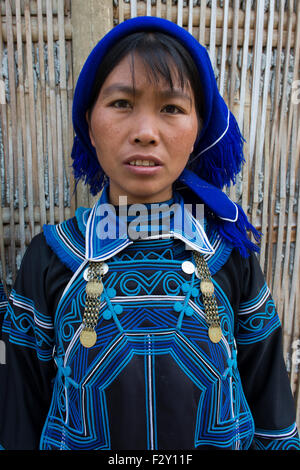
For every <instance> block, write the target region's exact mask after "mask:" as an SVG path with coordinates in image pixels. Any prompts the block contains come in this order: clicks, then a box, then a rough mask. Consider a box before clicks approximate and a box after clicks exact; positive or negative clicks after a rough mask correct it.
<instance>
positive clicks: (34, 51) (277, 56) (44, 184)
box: [0, 0, 300, 427]
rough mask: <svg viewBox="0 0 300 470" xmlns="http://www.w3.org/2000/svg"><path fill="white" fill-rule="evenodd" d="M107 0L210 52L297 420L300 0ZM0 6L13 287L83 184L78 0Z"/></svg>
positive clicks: (118, 11) (1, 152) (4, 175)
mask: <svg viewBox="0 0 300 470" xmlns="http://www.w3.org/2000/svg"><path fill="white" fill-rule="evenodd" d="M71 3H72V5H71ZM103 3H106V6H107V5H108V9H109V11H110V12H111V15H112V19H113V24H118V23H119V22H122V21H124V20H126V19H128V18H130V17H134V16H140V15H152V16H159V17H163V18H167V19H169V20H171V21H173V22H176V23H178V24H179V25H181V26H183V27H184V28H186V29H187V30H189V31H190V32H191V33H192V34H193V35H194V36H195V38H197V39H198V40H199V41H200V42H201V43H202V44H203V45H205V46H206V47H207V49H208V51H209V54H210V57H211V60H212V63H213V66H214V70H215V74H216V77H217V81H218V85H219V89H220V92H221V94H222V95H223V96H224V99H225V101H226V102H227V103H228V105H229V106H230V108H231V110H232V111H233V113H234V114H235V116H236V118H237V120H238V123H239V125H240V127H241V129H242V131H243V135H244V137H245V139H246V143H245V156H246V164H245V165H244V168H243V172H242V175H241V177H240V178H239V180H238V182H237V184H236V185H235V186H234V187H232V188H230V190H228V194H229V195H230V196H231V197H232V198H233V199H234V200H236V201H237V202H239V203H241V204H242V206H243V208H244V210H245V211H246V212H247V214H248V216H249V217H250V220H251V221H252V223H253V224H254V225H255V226H256V227H257V228H259V229H260V230H261V231H262V232H263V234H264V236H263V238H262V243H261V252H260V255H259V260H260V263H261V266H262V268H263V271H264V273H265V275H266V279H267V282H268V285H269V287H270V289H271V291H272V294H273V297H274V300H275V302H276V304H277V308H278V312H279V316H280V319H281V322H282V325H283V331H284V357H285V361H286V365H287V369H288V371H289V374H290V380H291V385H292V389H293V393H294V395H295V399H296V402H297V422H298V426H299V425H300V381H299V363H300V331H299V330H300V325H299V313H300V289H299V287H300V282H299V280H300V268H299V266H300V230H298V229H297V226H298V221H299V218H300V205H299V199H300V198H299V194H300V181H299V179H300V178H299V173H300V165H299V154H300V125H299V124H300V112H299V111H300V110H299V103H300V77H299V54H300V2H299V0H285V1H284V0H210V1H206V0H188V1H186V0H185V1H184V0H177V1H176V0H152V1H151V0H144V1H136V0H131V1H123V0H100V1H98V2H96V1H94V0H86V1H85V2H84V4H85V8H86V9H87V10H88V8H91V6H90V5H93V9H94V11H95V8H99V9H100V8H102V6H103V5H102V4H103ZM0 5H1V8H0V181H1V187H0V261H1V266H0V267H1V272H0V275H1V277H2V279H3V280H4V282H5V286H6V288H7V290H8V291H9V289H10V288H11V285H12V283H13V280H14V278H15V275H16V271H17V269H18V266H19V264H20V260H21V258H22V256H23V254H24V252H25V249H26V247H27V245H28V243H29V242H30V240H31V239H32V237H33V236H34V235H35V234H36V233H38V232H40V231H41V229H42V226H43V224H45V223H57V222H60V221H62V220H64V219H66V218H68V217H70V216H72V215H73V214H74V210H75V208H76V207H77V206H78V204H79V201H81V196H82V193H83V192H84V189H82V188H81V189H80V190H79V191H78V190H77V192H74V185H73V179H72V174H71V169H70V165H71V160H70V152H71V147H72V140H73V130H72V122H71V106H72V96H73V90H74V83H75V82H76V74H74V63H75V60H77V58H78V53H79V52H78V51H77V47H76V48H74V47H73V44H75V39H78V37H77V38H76V29H75V28H72V19H73V18H74V17H75V13H76V12H75V9H76V8H77V6H76V5H78V1H76V2H75V0H73V1H72V2H71V0H1V3H0ZM95 5H96V6H95ZM97 5H98V6H97ZM71 7H72V8H73V10H72V8H71ZM105 11H106V10H105ZM91 13H92V9H91ZM105 14H106V13H105ZM93 16H94V15H93V14H91V15H90V22H91V24H89V25H87V28H90V29H92V26H93V25H92V23H93ZM98 39H100V38H98ZM80 41H82V42H84V41H85V38H84V36H81V37H80ZM76 44H78V42H77V43H76ZM76 54H77V56H76ZM81 59H82V60H83V59H84V57H83V58H81ZM299 427H300V426H299Z"/></svg>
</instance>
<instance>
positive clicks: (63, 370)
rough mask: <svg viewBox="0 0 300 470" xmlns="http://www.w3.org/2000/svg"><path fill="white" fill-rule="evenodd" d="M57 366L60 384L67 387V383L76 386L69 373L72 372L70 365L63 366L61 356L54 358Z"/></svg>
mask: <svg viewBox="0 0 300 470" xmlns="http://www.w3.org/2000/svg"><path fill="white" fill-rule="evenodd" d="M55 362H56V365H57V368H58V377H59V379H60V380H61V382H62V384H63V385H64V386H65V387H66V388H68V387H69V385H72V386H73V387H75V388H78V387H79V385H78V384H77V383H76V382H75V381H74V380H73V379H71V377H70V375H71V373H72V369H71V367H70V366H64V361H63V359H62V357H57V358H56V359H55Z"/></svg>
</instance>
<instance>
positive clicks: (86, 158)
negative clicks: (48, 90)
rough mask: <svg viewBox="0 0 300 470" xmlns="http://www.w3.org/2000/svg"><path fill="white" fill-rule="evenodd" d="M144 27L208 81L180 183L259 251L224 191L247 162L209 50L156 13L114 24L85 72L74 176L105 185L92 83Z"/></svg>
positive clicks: (242, 243)
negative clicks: (183, 53)
mask: <svg viewBox="0 0 300 470" xmlns="http://www.w3.org/2000/svg"><path fill="white" fill-rule="evenodd" d="M139 31H160V32H163V33H166V34H168V35H170V36H172V37H174V38H175V39H177V40H178V41H179V42H180V43H181V44H182V45H183V46H184V47H185V48H186V50H187V51H188V52H189V54H190V55H191V57H192V59H193V60H194V62H195V64H196V67H197V69H198V72H199V76H200V81H201V83H202V84H205V86H203V87H202V89H203V94H204V110H205V116H204V119H203V123H202V129H201V132H200V135H199V136H198V138H197V141H196V142H195V145H194V152H193V160H194V162H193V171H190V170H187V169H185V170H184V171H183V172H182V174H181V175H180V177H179V181H180V182H182V183H184V184H185V185H186V186H188V187H189V188H191V189H192V190H193V191H194V192H195V193H196V194H197V196H198V197H199V198H200V199H201V200H202V201H203V202H204V203H205V204H206V205H207V206H208V208H209V209H210V210H211V213H212V214H213V215H215V216H216V217H215V218H214V223H215V225H216V228H217V229H218V231H219V232H220V234H221V235H222V236H223V237H225V238H226V239H227V240H228V241H229V242H230V243H231V244H232V245H233V246H234V247H236V248H238V249H239V250H240V252H241V254H242V255H243V256H247V255H248V250H255V251H258V248H257V246H256V245H255V244H253V243H252V242H251V241H250V239H249V237H248V235H247V231H249V230H251V231H252V233H253V234H254V236H255V238H256V240H258V239H259V234H258V232H257V231H256V230H255V228H254V227H253V226H252V225H251V224H250V223H249V221H248V220H247V217H246V215H245V213H244V212H243V210H242V208H241V207H240V206H239V205H238V204H235V203H233V202H232V201H231V200H230V199H229V198H228V197H227V195H226V194H225V193H224V192H223V191H222V190H221V189H222V188H223V187H224V186H229V185H230V183H231V182H232V183H233V184H235V178H236V175H237V174H238V173H239V172H240V170H241V167H242V164H243V162H244V156H243V143H244V139H243V137H242V135H241V133H240V130H239V127H238V125H237V122H236V120H235V118H234V116H233V114H232V113H231V112H230V111H229V109H228V107H227V106H226V104H225V102H224V100H223V98H222V96H221V95H220V93H219V91H218V88H217V83H216V80H215V76H214V71H213V68H212V65H211V62H210V58H209V55H208V53H207V51H206V49H205V48H204V47H203V46H201V45H200V44H199V42H198V41H197V40H196V39H195V38H194V37H193V36H192V35H191V34H190V33H188V32H187V31H185V30H184V29H183V28H181V27H179V26H177V25H176V24H175V23H172V22H170V21H167V20H164V19H161V18H156V17H151V16H145V17H137V18H133V19H130V20H127V21H125V22H123V23H121V24H119V25H118V26H116V27H114V28H113V29H112V30H111V31H110V32H109V33H108V34H107V35H106V36H105V37H104V38H103V39H101V41H100V42H99V43H98V44H97V45H96V46H95V47H94V49H93V50H92V52H91V53H90V55H89V56H88V58H87V60H86V62H85V64H84V66H83V68H82V70H81V72H80V75H79V78H78V81H77V84H76V88H75V93H74V100H73V126H74V130H75V139H74V145H73V150H72V158H73V160H74V161H73V170H74V176H75V179H76V180H77V181H78V180H79V179H83V180H84V181H85V183H87V184H89V185H90V191H91V193H92V194H93V195H95V194H97V193H98V192H99V191H100V190H101V188H102V187H103V183H104V179H105V175H104V173H103V171H102V169H101V167H100V164H99V162H98V159H97V155H96V151H95V148H94V147H93V145H92V143H91V140H90V137H89V129H88V123H87V121H86V111H87V110H88V109H89V106H90V101H91V90H92V85H93V83H94V80H95V76H96V73H97V70H98V68H99V65H100V64H101V61H102V60H103V58H104V56H105V55H106V53H107V52H108V51H109V50H110V49H111V48H112V46H113V45H114V44H116V43H117V42H118V41H120V40H121V39H122V38H123V37H125V36H127V35H128V34H132V33H135V32H139ZM200 176H201V177H200ZM219 188H220V189H219Z"/></svg>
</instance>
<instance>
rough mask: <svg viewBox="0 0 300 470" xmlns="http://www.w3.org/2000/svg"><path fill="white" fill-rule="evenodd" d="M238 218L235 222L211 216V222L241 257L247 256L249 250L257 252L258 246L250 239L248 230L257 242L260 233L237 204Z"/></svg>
mask: <svg viewBox="0 0 300 470" xmlns="http://www.w3.org/2000/svg"><path fill="white" fill-rule="evenodd" d="M236 205H237V208H238V219H237V221H236V222H227V221H225V220H221V219H217V218H215V217H214V218H213V220H211V223H212V225H213V227H214V228H215V229H216V230H217V231H218V233H219V234H220V235H221V237H223V238H224V239H225V240H227V241H228V242H229V243H230V244H231V245H232V246H233V247H234V248H236V249H238V250H239V252H240V254H241V256H242V257H243V258H248V257H249V254H250V252H251V251H254V252H257V253H259V247H258V246H257V245H256V244H255V243H253V242H252V241H251V240H250V237H249V235H248V232H251V233H252V234H253V236H254V239H255V241H256V242H257V243H258V242H259V241H260V239H261V236H262V234H261V233H260V232H258V231H257V230H256V228H255V227H254V226H253V225H252V224H251V223H250V222H249V220H248V219H247V216H246V214H245V212H244V211H243V209H242V208H241V206H239V205H238V204H236Z"/></svg>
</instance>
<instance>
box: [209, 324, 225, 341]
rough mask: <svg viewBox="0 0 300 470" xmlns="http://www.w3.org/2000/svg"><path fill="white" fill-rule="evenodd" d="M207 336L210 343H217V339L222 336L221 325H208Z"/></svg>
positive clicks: (219, 339)
mask: <svg viewBox="0 0 300 470" xmlns="http://www.w3.org/2000/svg"><path fill="white" fill-rule="evenodd" d="M208 336H209V339H210V340H211V342H212V343H219V341H221V338H222V330H221V327H220V326H218V325H216V326H210V327H209V329H208Z"/></svg>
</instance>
